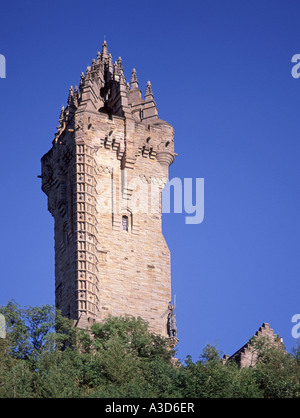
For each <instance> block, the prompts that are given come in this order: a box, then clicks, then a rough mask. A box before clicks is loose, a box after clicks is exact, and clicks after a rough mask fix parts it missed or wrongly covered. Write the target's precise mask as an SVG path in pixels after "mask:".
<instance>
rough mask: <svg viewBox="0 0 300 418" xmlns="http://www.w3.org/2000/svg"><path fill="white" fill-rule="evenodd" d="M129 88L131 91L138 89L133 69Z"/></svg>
mask: <svg viewBox="0 0 300 418" xmlns="http://www.w3.org/2000/svg"><path fill="white" fill-rule="evenodd" d="M130 86H131V88H132V89H137V88H138V87H139V82H138V78H137V75H136V69H135V68H134V69H133V70H132V74H131V80H130Z"/></svg>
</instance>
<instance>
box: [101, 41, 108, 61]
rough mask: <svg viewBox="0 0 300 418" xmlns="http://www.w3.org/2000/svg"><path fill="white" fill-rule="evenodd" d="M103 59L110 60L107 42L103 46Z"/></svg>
mask: <svg viewBox="0 0 300 418" xmlns="http://www.w3.org/2000/svg"><path fill="white" fill-rule="evenodd" d="M101 58H102V60H103V58H108V49H107V43H106V40H104V41H103V44H102V52H101Z"/></svg>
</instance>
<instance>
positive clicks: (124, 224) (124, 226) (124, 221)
mask: <svg viewBox="0 0 300 418" xmlns="http://www.w3.org/2000/svg"><path fill="white" fill-rule="evenodd" d="M122 229H123V231H127V232H128V216H126V215H123V216H122Z"/></svg>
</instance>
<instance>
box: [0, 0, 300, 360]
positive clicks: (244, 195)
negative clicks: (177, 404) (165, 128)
mask: <svg viewBox="0 0 300 418" xmlns="http://www.w3.org/2000/svg"><path fill="white" fill-rule="evenodd" d="M0 13H1V15H0V54H3V55H5V57H6V61H7V78H6V79H0V98H1V100H0V121H1V124H0V132H1V135H0V136H1V157H2V158H1V164H0V175H1V190H2V193H1V206H0V211H1V212H0V213H1V241H0V246H1V247H0V250H1V287H0V304H1V305H3V304H6V302H7V301H8V300H9V299H11V298H13V299H15V300H16V301H17V302H19V303H20V304H21V305H40V304H46V303H49V304H54V232H53V219H52V217H51V215H50V213H49V212H48V211H47V202H46V196H45V195H44V194H43V193H42V191H41V188H40V185H41V182H40V179H38V178H37V175H38V174H40V158H41V156H42V155H43V154H44V153H45V152H47V151H48V149H49V148H50V146H51V141H52V140H53V136H54V132H55V131H56V126H57V124H58V117H59V112H60V108H61V106H62V105H66V101H67V95H68V89H69V86H70V85H73V86H74V85H76V84H78V83H79V80H80V73H81V72H82V71H85V69H86V67H87V65H90V64H91V61H92V59H93V58H95V57H96V54H97V51H98V50H99V49H100V48H101V44H102V42H103V39H104V36H105V37H106V40H107V43H108V46H109V50H110V52H111V53H112V56H113V59H117V58H118V57H119V56H121V57H122V59H123V64H124V70H125V76H126V78H127V80H128V79H129V78H130V74H131V70H132V68H133V67H135V68H136V70H137V75H138V78H139V82H140V87H141V89H142V91H143V92H144V89H145V87H146V82H147V80H151V82H152V87H153V92H154V95H155V100H156V102H157V105H158V110H159V115H160V117H161V118H162V119H164V120H167V121H168V122H169V123H171V124H172V125H173V126H174V128H175V151H176V152H177V153H178V157H177V159H176V161H175V163H174V164H173V165H172V166H171V169H170V176H171V178H172V177H180V178H182V179H183V178H185V177H191V178H193V179H195V178H204V179H205V218H204V221H203V223H201V224H199V225H186V224H185V222H184V218H185V214H182V215H181V214H170V215H168V214H165V215H164V216H163V231H164V235H165V238H166V241H167V243H168V246H169V248H170V250H171V254H172V291H173V294H176V300H177V308H176V311H177V320H178V328H179V335H178V336H179V339H180V342H179V345H178V349H179V352H178V357H179V358H181V359H184V358H185V356H186V355H187V354H191V355H192V357H193V359H194V360H197V358H198V355H199V354H200V352H201V351H202V349H203V347H204V346H205V344H206V343H210V344H215V343H216V344H217V346H218V347H219V349H221V350H222V351H223V352H224V353H226V354H232V353H233V352H234V351H236V350H237V349H238V348H240V347H241V346H242V345H243V344H244V343H246V342H247V341H248V339H249V338H250V337H251V336H252V335H253V334H254V333H255V331H256V330H257V329H258V328H259V326H261V324H262V323H263V322H269V323H270V324H271V326H272V327H273V328H274V330H275V332H276V333H279V334H280V335H281V336H282V337H283V339H284V342H285V343H286V346H287V348H288V349H290V348H291V347H292V346H294V345H295V343H296V340H294V339H293V338H292V336H291V329H292V323H291V318H292V316H293V315H294V314H296V313H300V304H299V299H300V292H299V290H300V289H299V288H300V286H299V277H300V257H299V252H300V242H299V239H300V216H299V215H300V193H299V192H300V190H299V184H300V129H299V126H300V79H294V78H292V76H291V68H292V65H293V64H292V63H291V58H292V56H293V55H294V54H296V53H300V28H299V15H300V3H299V1H296V0H289V1H288V2H287V1H278V0H272V1H271V0H264V1H261V0H260V1H258V0H253V1H251V2H249V1H245V0H227V1H224V0H206V1H204V0H198V1H196V0H194V1H191V0H185V1H174V0H173V1H169V0H168V1H157V0H152V1H151V2H141V1H119V0H115V1H113V2H107V1H101V0H100V1H99V0H98V1H94V0H90V1H89V2H82V1H77V0H75V1H74V0H73V1H56V0H51V1H48V0H47V1H36V0H31V1H25V0H22V1H20V0H18V1H15V2H2V4H1V9H0Z"/></svg>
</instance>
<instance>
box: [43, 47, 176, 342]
mask: <svg viewBox="0 0 300 418" xmlns="http://www.w3.org/2000/svg"><path fill="white" fill-rule="evenodd" d="M173 136H174V131H173V128H172V126H171V125H170V124H168V123H167V122H165V121H163V120H161V119H159V117H158V111H157V107H156V103H155V101H154V98H153V92H152V87H151V83H150V82H148V83H147V86H146V91H145V94H144V98H143V97H142V94H141V91H140V89H139V83H138V79H137V75H136V71H135V69H134V70H133V71H132V75H131V81H130V84H129V83H127V82H126V79H125V76H124V72H123V66H122V60H121V58H119V59H118V61H117V62H115V63H113V60H112V57H111V54H109V52H108V49H107V44H106V42H105V41H104V43H103V45H102V52H101V53H100V52H98V54H97V58H96V59H94V60H93V61H92V65H91V66H89V67H87V69H86V73H85V74H84V73H82V74H81V79H80V83H79V88H78V87H75V88H74V89H73V87H70V90H69V96H68V102H67V106H66V107H65V108H64V107H63V108H62V110H61V113H60V117H59V125H58V128H57V132H56V134H55V138H54V140H53V142H52V144H53V145H52V148H51V149H50V151H49V152H47V153H46V154H45V155H44V156H43V157H42V175H41V177H42V190H43V191H44V192H45V193H46V195H47V196H48V209H49V211H50V212H51V214H52V215H53V217H54V221H55V301H56V302H55V303H56V306H57V308H58V309H60V310H61V311H62V313H63V315H65V316H68V317H70V318H73V319H74V320H75V323H76V324H77V326H79V327H86V326H88V325H91V324H92V323H94V322H95V321H101V320H103V319H104V318H105V317H106V316H108V315H113V316H121V315H125V314H127V315H131V316H135V317H137V316H140V317H142V318H143V319H145V320H146V321H147V322H148V323H149V325H150V329H151V331H153V332H155V333H157V334H161V335H163V336H167V335H168V330H167V319H168V315H170V309H171V311H172V307H171V308H170V306H169V302H170V300H171V279H170V252H169V249H168V247H167V245H166V242H165V240H164V237H163V235H162V228H161V192H162V189H163V187H164V185H165V183H166V181H167V179H168V169H169V165H170V164H171V163H172V162H173V160H174V141H173ZM171 313H172V312H171Z"/></svg>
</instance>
